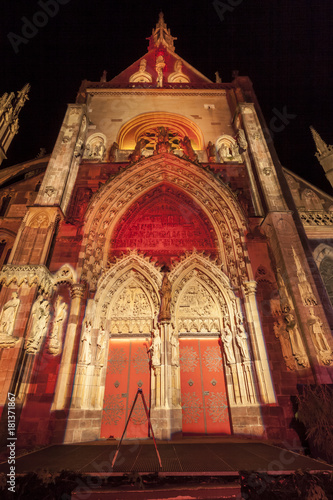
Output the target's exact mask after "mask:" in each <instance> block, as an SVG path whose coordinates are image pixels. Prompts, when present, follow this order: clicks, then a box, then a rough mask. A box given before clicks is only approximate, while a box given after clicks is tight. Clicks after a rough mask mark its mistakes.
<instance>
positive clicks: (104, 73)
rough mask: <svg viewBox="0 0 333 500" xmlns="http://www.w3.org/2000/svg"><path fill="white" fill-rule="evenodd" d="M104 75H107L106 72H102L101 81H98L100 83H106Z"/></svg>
mask: <svg viewBox="0 0 333 500" xmlns="http://www.w3.org/2000/svg"><path fill="white" fill-rule="evenodd" d="M106 75H107V71H106V70H104V71H103V73H102V76H101V79H100V82H106Z"/></svg>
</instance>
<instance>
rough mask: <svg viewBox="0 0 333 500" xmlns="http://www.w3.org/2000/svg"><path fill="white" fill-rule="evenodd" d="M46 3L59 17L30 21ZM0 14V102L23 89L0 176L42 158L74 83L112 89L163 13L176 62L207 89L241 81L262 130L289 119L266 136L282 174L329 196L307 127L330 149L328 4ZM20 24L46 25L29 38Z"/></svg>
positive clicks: (134, 6) (179, 3) (24, 7)
mask: <svg viewBox="0 0 333 500" xmlns="http://www.w3.org/2000/svg"><path fill="white" fill-rule="evenodd" d="M48 2H50V4H53V9H56V10H58V13H56V14H55V15H53V17H51V15H47V14H44V15H42V16H40V15H38V14H36V13H38V12H41V11H42V12H44V11H43V9H42V7H41V4H42V3H45V4H48ZM50 8H51V7H50ZM1 10H2V13H1V20H0V27H1V32H0V44H1V45H0V54H1V68H2V75H1V79H0V95H2V94H3V93H4V92H11V91H15V92H16V91H17V90H19V89H21V88H22V87H23V85H24V84H25V83H27V82H29V83H30V84H31V91H30V94H29V97H30V100H29V101H28V102H27V103H26V104H25V106H24V108H23V110H22V111H21V114H20V130H19V133H18V135H17V136H16V137H15V138H14V140H13V142H12V144H11V146H10V148H9V150H8V153H7V156H8V160H6V161H4V162H3V164H2V166H3V167H8V166H10V165H13V164H15V163H18V162H22V161H25V160H29V159H32V158H34V157H35V156H36V155H37V154H38V152H39V149H40V148H41V147H44V148H46V150H47V152H48V153H50V152H51V151H52V148H53V146H54V143H55V140H56V138H57V134H58V131H59V127H60V125H61V123H62V120H63V117H64V114H65V111H66V105H67V103H71V102H74V101H75V98H76V94H77V91H78V89H79V86H80V83H81V80H83V79H88V80H91V81H99V79H100V77H101V75H102V72H103V70H104V69H105V70H107V72H108V77H107V79H108V80H110V79H111V78H113V77H114V76H116V75H117V74H119V73H120V72H121V71H122V70H124V69H125V68H126V67H127V66H129V65H130V64H132V63H133V62H134V61H135V60H137V59H138V58H140V57H142V56H144V54H145V53H146V50H147V46H148V41H147V40H146V37H148V36H150V35H151V30H152V28H153V27H155V24H156V22H157V20H158V14H159V12H160V10H162V11H163V12H164V18H165V22H166V23H167V25H168V28H170V29H171V34H172V35H173V36H175V37H178V40H176V41H175V47H176V53H177V54H178V55H179V56H181V57H182V58H183V59H185V60H186V61H187V62H189V63H190V64H192V65H193V66H194V67H195V68H197V69H198V70H199V71H201V72H202V73H203V74H204V75H206V76H207V77H208V78H210V79H211V80H213V81H215V71H217V70H218V71H219V73H220V76H221V77H222V81H223V82H230V81H231V80H232V77H231V75H232V71H233V70H235V69H236V70H239V74H240V75H248V76H249V77H250V79H251V80H252V82H253V85H254V89H255V92H256V94H257V97H258V100H259V103H260V105H261V108H262V111H263V113H264V116H265V118H266V121H267V123H268V124H269V123H271V120H272V118H274V116H276V115H278V114H279V113H282V114H283V113H284V114H285V113H287V115H288V116H287V118H286V121H287V122H288V123H285V125H283V124H282V125H283V126H281V127H278V128H279V131H278V132H276V133H275V134H274V144H275V147H276V150H277V153H278V155H279V158H280V161H281V163H282V165H283V166H285V167H286V168H288V169H290V170H292V171H293V172H295V173H297V174H298V175H301V176H302V177H303V178H305V179H306V180H308V181H310V182H311V183H313V184H314V185H316V186H318V187H321V188H322V189H324V190H325V191H326V192H328V193H330V192H331V187H330V185H329V183H328V181H327V180H326V178H325V175H324V173H323V170H322V167H321V166H320V164H319V163H318V161H317V159H316V158H315V157H314V153H315V145H314V142H313V140H312V136H311V134H310V131H309V126H310V125H313V126H314V127H315V128H316V129H317V131H318V132H319V133H320V135H321V136H322V138H323V139H324V140H325V142H326V143H328V144H333V93H332V89H333V64H332V63H333V2H332V0H312V1H311V0H260V1H259V0H215V2H214V1H210V0H208V1H206V0H201V1H185V0H169V1H165V0H159V1H158V2H155V1H152V0H146V1H140V0H136V1H133V0H123V1H119V2H115V1H113V0H109V1H107V0H94V1H90V2H87V1H82V0H39V1H38V0H30V1H29V2H27V1H26V0H15V1H13V0H12V1H7V2H6V3H5V6H3V7H2V9H1ZM22 17H24V18H25V19H24V20H22ZM26 19H27V20H28V22H29V21H30V22H34V20H35V22H34V24H37V23H39V24H40V25H43V24H45V25H44V26H40V27H37V28H34V27H33V26H32V28H31V26H30V31H28V32H27V31H25V30H26V29H27V28H24V27H25V26H26V24H27V23H26ZM34 32H35V33H34ZM9 33H12V34H14V35H16V36H19V37H23V38H24V40H25V42H26V43H25V42H24V41H18V39H17V38H16V37H15V36H13V35H10V37H9V38H8V34H9ZM25 35H28V36H29V38H28V36H25ZM14 49H15V50H14ZM16 52H17V53H16ZM285 116H286V114H285ZM275 123H277V122H276V121H275ZM280 129H281V130H280Z"/></svg>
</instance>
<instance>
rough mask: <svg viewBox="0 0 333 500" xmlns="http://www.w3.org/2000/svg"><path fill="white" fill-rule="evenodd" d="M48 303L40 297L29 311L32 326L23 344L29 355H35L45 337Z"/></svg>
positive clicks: (48, 317) (48, 315) (48, 316)
mask: <svg viewBox="0 0 333 500" xmlns="http://www.w3.org/2000/svg"><path fill="white" fill-rule="evenodd" d="M50 308H51V306H50V303H49V301H48V300H46V299H44V297H43V296H42V295H40V296H39V297H38V299H37V300H36V301H35V303H34V305H33V306H32V309H31V316H32V326H31V331H30V335H29V337H28V338H27V340H26V342H25V349H26V351H27V352H28V353H29V354H36V353H37V352H38V351H39V349H40V347H41V345H42V341H43V338H44V337H45V336H46V332H47V327H48V324H49V320H50V314H51V312H50Z"/></svg>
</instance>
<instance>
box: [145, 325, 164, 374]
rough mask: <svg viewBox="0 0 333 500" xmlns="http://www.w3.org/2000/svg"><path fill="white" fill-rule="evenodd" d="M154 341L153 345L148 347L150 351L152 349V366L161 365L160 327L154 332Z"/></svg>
mask: <svg viewBox="0 0 333 500" xmlns="http://www.w3.org/2000/svg"><path fill="white" fill-rule="evenodd" d="M152 336H153V338H152V343H151V346H150V347H149V349H148V352H149V351H151V353H152V357H151V364H152V366H153V367H154V366H160V365H161V345H162V341H161V337H160V332H159V330H158V328H156V329H155V330H153V332H152Z"/></svg>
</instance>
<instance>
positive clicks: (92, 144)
mask: <svg viewBox="0 0 333 500" xmlns="http://www.w3.org/2000/svg"><path fill="white" fill-rule="evenodd" d="M105 143H106V139H105V137H104V136H103V135H102V134H98V133H97V134H93V135H92V136H90V137H89V138H88V140H87V143H86V147H85V150H84V155H83V158H86V159H89V160H100V161H103V159H104V155H105Z"/></svg>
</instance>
